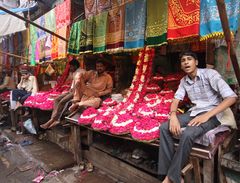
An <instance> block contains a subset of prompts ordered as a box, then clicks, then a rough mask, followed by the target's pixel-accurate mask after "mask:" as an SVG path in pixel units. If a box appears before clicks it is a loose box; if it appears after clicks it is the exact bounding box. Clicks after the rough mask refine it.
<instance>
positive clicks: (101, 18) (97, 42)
mask: <svg viewBox="0 0 240 183" xmlns="http://www.w3.org/2000/svg"><path fill="white" fill-rule="evenodd" d="M107 18H108V12H103V13H101V14H99V15H96V16H94V29H93V52H103V51H105V50H106V33H107Z"/></svg>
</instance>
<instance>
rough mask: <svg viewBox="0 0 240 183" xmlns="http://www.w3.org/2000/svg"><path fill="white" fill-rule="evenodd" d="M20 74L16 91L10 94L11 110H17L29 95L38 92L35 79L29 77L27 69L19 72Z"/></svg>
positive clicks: (31, 76)
mask: <svg viewBox="0 0 240 183" xmlns="http://www.w3.org/2000/svg"><path fill="white" fill-rule="evenodd" d="M20 73H21V80H20V82H19V84H18V85H17V88H18V89H14V90H12V92H11V96H10V97H11V99H10V103H11V109H16V108H18V107H19V106H21V105H22V104H23V103H24V101H25V100H26V99H27V98H28V97H29V96H30V95H34V94H36V93H37V91H38V84H37V79H36V77H35V76H33V75H31V73H30V72H29V71H28V70H27V69H23V70H21V71H20Z"/></svg>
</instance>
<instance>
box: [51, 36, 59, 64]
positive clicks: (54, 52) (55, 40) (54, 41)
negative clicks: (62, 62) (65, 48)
mask: <svg viewBox="0 0 240 183" xmlns="http://www.w3.org/2000/svg"><path fill="white" fill-rule="evenodd" d="M51 58H52V60H55V59H57V58H58V38H57V37H56V36H52V47H51Z"/></svg>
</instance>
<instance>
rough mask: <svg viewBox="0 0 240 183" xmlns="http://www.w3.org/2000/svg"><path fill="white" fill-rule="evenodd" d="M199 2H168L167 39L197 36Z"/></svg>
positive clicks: (177, 0) (184, 0)
mask: <svg viewBox="0 0 240 183" xmlns="http://www.w3.org/2000/svg"><path fill="white" fill-rule="evenodd" d="M199 17H200V0H169V1H168V30H167V39H168V40H175V39H182V38H189V37H196V36H198V35H199Z"/></svg>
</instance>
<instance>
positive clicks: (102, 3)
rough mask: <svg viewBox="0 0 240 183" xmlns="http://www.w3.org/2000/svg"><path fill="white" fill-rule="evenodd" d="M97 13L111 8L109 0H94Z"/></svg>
mask: <svg viewBox="0 0 240 183" xmlns="http://www.w3.org/2000/svg"><path fill="white" fill-rule="evenodd" d="M96 1H97V14H99V13H102V12H104V11H108V10H109V9H110V8H111V0H96Z"/></svg>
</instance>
